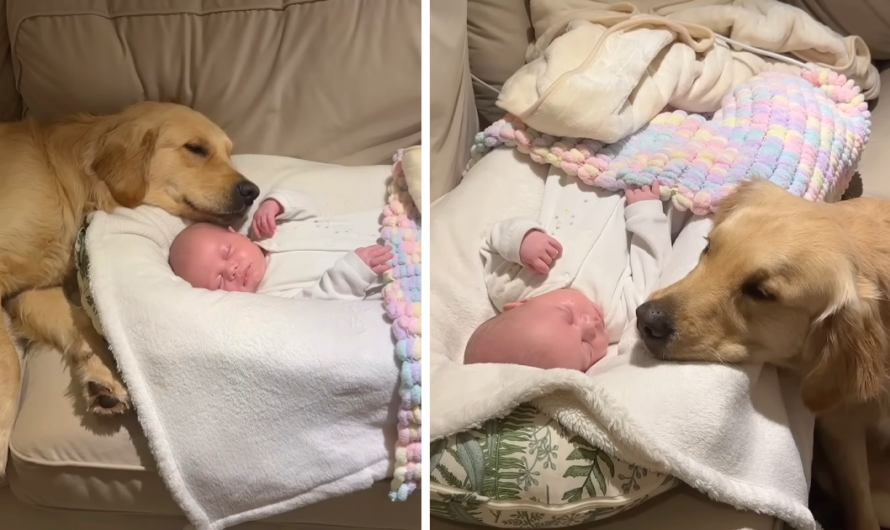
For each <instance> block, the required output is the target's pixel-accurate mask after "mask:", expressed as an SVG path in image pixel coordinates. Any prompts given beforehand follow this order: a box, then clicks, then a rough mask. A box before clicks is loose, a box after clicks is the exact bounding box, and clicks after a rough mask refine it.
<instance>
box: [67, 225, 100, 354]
mask: <svg viewBox="0 0 890 530" xmlns="http://www.w3.org/2000/svg"><path fill="white" fill-rule="evenodd" d="M89 226H90V224H89V222H84V224H83V226H82V227H81V228H80V232H78V233H77V239H75V240H74V263H75V266H76V267H77V285H78V287H80V303H81V306H82V307H83V310H84V311H85V312H86V314H87V315H89V317H90V320H91V321H92V322H93V327H94V328H96V331H97V332H98V333H99V335H101V336H103V337H104V336H105V330H103V329H102V323H101V322H99V315H98V314H97V313H96V302H95V300H93V292H92V291H91V290H90V255H89V254H87V245H86V237H87V228H88V227H89Z"/></svg>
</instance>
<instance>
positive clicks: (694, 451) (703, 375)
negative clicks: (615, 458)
mask: <svg viewBox="0 0 890 530" xmlns="http://www.w3.org/2000/svg"><path fill="white" fill-rule="evenodd" d="M545 171H546V168H544V167H543V166H539V165H537V164H533V163H532V162H530V161H529V160H528V159H527V158H526V157H525V156H524V155H521V154H519V153H517V152H515V151H514V150H510V149H507V150H505V149H499V150H495V151H493V152H491V153H490V154H489V155H487V156H486V157H484V158H483V159H482V160H481V161H480V162H479V163H478V165H476V166H474V167H473V169H472V170H471V171H470V172H469V173H468V174H467V175H466V177H465V178H464V180H463V182H462V183H461V185H460V186H458V187H457V188H456V189H455V190H454V191H452V192H451V193H450V194H448V195H446V196H444V197H443V198H441V199H440V200H438V201H437V202H436V203H434V204H433V206H432V212H431V215H432V217H433V218H434V219H435V220H436V222H434V223H433V224H432V225H431V230H432V234H431V238H432V239H431V240H432V253H433V255H432V258H431V259H432V263H435V264H436V265H435V267H433V270H432V277H431V279H430V282H431V293H430V297H431V309H430V311H431V315H430V321H431V325H432V327H433V330H432V334H431V340H432V342H431V349H432V351H431V366H432V373H431V376H430V377H431V385H430V388H431V400H432V403H431V405H430V407H431V408H430V410H434V411H435V412H434V413H433V414H431V417H430V420H431V425H430V430H431V433H430V436H431V439H437V438H440V437H442V436H446V435H449V434H452V433H455V432H459V431H462V430H465V429H467V428H469V427H471V426H476V425H478V424H480V423H481V422H483V421H485V420H487V419H490V418H492V417H498V416H504V415H506V414H507V413H508V412H509V411H510V410H511V409H513V408H514V407H516V406H517V405H518V404H520V403H522V402H525V401H533V402H534V403H535V404H536V405H537V406H538V407H540V408H541V409H542V410H543V411H545V412H546V413H548V414H550V415H552V416H554V417H555V418H556V419H558V420H559V421H560V423H562V424H563V425H565V426H566V427H568V428H569V429H571V430H572V431H573V432H576V433H578V434H580V435H582V436H584V437H585V438H586V439H587V440H589V441H590V442H591V443H593V444H595V445H597V446H600V447H602V448H604V449H606V450H607V451H609V452H611V453H612V454H615V455H620V456H621V458H623V459H625V460H628V461H630V462H632V463H635V464H639V465H643V466H645V467H647V468H649V469H653V470H657V471H661V472H665V473H670V474H672V475H674V476H676V477H678V478H680V479H681V480H683V481H685V482H686V483H688V484H690V485H692V486H694V487H695V488H697V489H699V490H701V491H703V492H705V493H707V494H708V495H710V496H711V497H712V498H714V499H716V500H718V501H721V502H724V503H727V504H731V505H733V506H735V507H738V508H742V509H747V510H752V511H756V512H761V513H765V514H768V515H772V516H775V517H778V518H780V519H783V520H785V521H787V522H789V523H791V524H792V525H793V526H794V527H796V528H802V529H812V528H816V527H817V525H816V523H815V521H814V519H813V517H812V515H811V513H810V511H809V510H808V509H807V492H808V489H809V488H808V484H809V469H810V459H811V455H812V431H813V418H812V416H811V415H810V414H809V413H808V412H807V411H806V409H805V408H804V406H803V403H802V401H801V399H800V397H799V390H798V384H797V381H796V380H795V379H794V378H793V377H792V376H790V375H789V374H787V373H784V372H779V371H778V370H777V369H776V368H774V367H772V366H759V365H758V366H746V367H733V366H726V365H720V364H682V363H661V362H657V361H655V360H654V359H652V358H651V357H649V356H648V355H647V354H646V353H645V352H643V351H641V350H640V349H639V348H638V347H637V342H638V339H637V338H636V332H635V330H634V329H633V326H630V327H629V330H630V331H628V332H626V333H625V336H624V337H623V338H622V340H621V344H620V345H619V348H618V351H619V354H618V355H617V356H616V355H610V356H609V357H607V358H606V359H605V360H603V361H601V362H600V363H598V364H596V365H595V366H594V367H593V368H592V369H591V370H590V371H589V372H588V373H587V374H582V373H580V372H575V371H568V370H549V371H545V370H539V369H535V368H529V367H525V366H515V365H485V364H476V365H466V366H465V365H463V364H462V358H463V349H464V346H465V344H466V341H467V339H468V338H469V336H470V334H471V333H472V331H473V330H474V329H475V327H476V326H478V325H479V324H480V323H481V322H483V321H484V320H486V319H487V318H490V317H491V316H493V315H494V309H493V308H492V305H491V303H490V302H489V300H488V297H487V295H486V291H485V284H484V283H483V276H482V263H481V259H480V257H479V245H480V244H481V243H482V241H483V239H484V238H485V236H486V235H487V233H488V230H489V229H490V227H491V225H492V224H493V223H494V222H496V221H497V220H500V219H503V218H507V217H514V216H527V217H530V218H533V219H536V218H537V216H538V214H539V211H538V210H539V208H540V203H541V199H542V194H543V177H544V172H545ZM554 171H556V170H554ZM673 215H674V216H675V217H674V219H673V220H672V222H673V223H674V226H677V228H678V231H679V227H680V226H683V222H685V221H686V220H685V219H684V218H682V217H681V216H680V215H679V214H676V212H674V214H673ZM678 225H679V226H678ZM709 227H710V220H709V219H706V218H697V219H694V220H692V221H690V222H688V223H687V224H686V225H685V227H683V228H682V230H681V231H679V236H678V237H677V239H676V241H675V246H674V252H673V257H672V260H671V262H670V263H669V264H668V265H667V269H666V270H665V272H664V277H663V280H662V283H663V284H667V283H670V282H673V281H676V280H677V279H679V278H681V277H682V276H684V275H685V274H686V273H687V272H688V271H689V270H690V269H691V268H692V267H693V266H694V265H695V263H696V262H697V260H698V256H699V254H700V252H701V250H702V248H703V247H704V245H705V240H704V237H703V236H704V235H706V233H707V231H708V230H709Z"/></svg>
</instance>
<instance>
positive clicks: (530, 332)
mask: <svg viewBox="0 0 890 530" xmlns="http://www.w3.org/2000/svg"><path fill="white" fill-rule="evenodd" d="M608 346H609V336H608V334H607V333H606V325H605V322H604V317H603V310H602V309H600V307H599V306H597V305H596V304H594V303H593V302H591V301H590V300H589V299H588V298H587V297H586V296H584V295H583V294H581V293H580V292H579V291H576V290H574V289H558V290H556V291H551V292H549V293H545V294H542V295H540V296H535V297H534V298H529V299H526V300H522V301H521V302H516V303H512V304H507V305H505V306H504V312H503V313H501V314H499V315H497V316H496V317H494V318H491V319H489V320H487V321H486V322H484V323H483V324H482V325H481V326H479V327H478V328H476V331H475V332H474V333H473V335H472V336H471V337H470V341H469V342H468V343H467V348H466V350H465V352H464V364H473V363H509V364H523V365H526V366H534V367H537V368H544V369H549V368H569V369H574V370H581V371H582V372H586V371H587V370H588V369H589V368H590V367H591V366H593V365H594V363H596V362H597V361H599V360H600V359H602V358H603V357H604V356H605V355H606V349H607V348H608Z"/></svg>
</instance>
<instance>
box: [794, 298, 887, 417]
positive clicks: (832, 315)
mask: <svg viewBox="0 0 890 530" xmlns="http://www.w3.org/2000/svg"><path fill="white" fill-rule="evenodd" d="M848 292H849V295H847V296H846V297H845V298H844V299H843V300H841V301H840V302H839V305H838V307H837V308H836V309H831V310H830V312H829V313H828V314H827V315H826V316H825V317H824V318H822V319H820V321H818V322H817V323H816V324H815V327H814V329H813V330H812V331H811V333H810V335H809V336H808V337H807V340H806V342H805V344H804V356H803V363H804V365H803V369H804V372H803V373H804V378H803V383H802V386H801V392H802V395H803V401H804V404H806V406H807V408H809V409H810V410H811V411H813V412H822V411H825V410H827V409H830V408H832V407H833V406H835V405H838V404H840V403H842V402H845V401H850V402H864V401H868V400H870V399H874V398H876V397H878V396H879V395H880V394H881V392H882V391H883V389H884V380H885V367H884V357H885V356H886V355H887V349H886V348H887V337H886V332H885V330H884V326H883V324H882V322H881V314H880V303H879V301H878V296H879V294H878V293H877V292H876V289H875V288H874V286H872V285H871V284H869V283H868V282H865V281H862V280H859V281H857V282H855V287H854V286H850V287H849V288H848Z"/></svg>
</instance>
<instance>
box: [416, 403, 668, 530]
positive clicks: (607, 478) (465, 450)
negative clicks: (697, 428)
mask: <svg viewBox="0 0 890 530" xmlns="http://www.w3.org/2000/svg"><path fill="white" fill-rule="evenodd" d="M430 454H431V462H430V480H429V484H430V508H431V513H432V514H433V515H436V516H439V517H444V518H447V519H452V520H454V521H459V522H466V523H475V524H483V525H486V526H495V527H499V528H544V527H546V528H561V527H567V526H573V525H577V524H582V523H588V522H591V521H597V520H599V519H604V518H606V517H609V516H612V515H615V514H617V513H621V512H624V511H626V510H629V509H631V508H633V507H635V506H637V505H639V504H641V503H643V502H645V501H646V500H647V499H650V498H652V497H654V496H656V495H658V494H660V493H663V492H665V491H667V490H669V489H671V488H673V487H674V486H676V485H677V484H679V481H678V480H676V479H675V478H674V477H672V476H669V475H663V474H661V473H656V472H652V471H649V470H647V469H645V468H642V467H639V466H635V465H633V464H629V463H627V462H624V461H623V460H621V459H619V458H616V457H614V456H611V455H609V454H607V453H606V452H605V451H602V450H600V449H597V448H596V447H593V446H592V445H590V444H589V443H588V442H587V441H586V440H584V439H583V438H581V437H580V436H576V435H573V434H572V433H570V432H568V431H567V430H566V429H565V428H563V427H562V426H561V425H560V424H559V423H557V422H556V420H554V419H552V418H550V417H549V416H547V415H545V414H543V413H541V412H539V411H538V410H537V409H536V408H534V407H533V406H531V405H529V404H524V405H521V406H519V407H518V408H516V409H515V410H514V411H513V412H512V413H510V415H509V416H507V417H506V418H503V419H493V420H490V421H488V422H486V423H484V424H483V425H482V426H481V427H479V428H478V429H473V430H470V431H464V432H461V433H458V434H456V435H453V436H449V437H447V438H445V439H440V440H437V441H435V442H433V444H432V447H431V448H430Z"/></svg>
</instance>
